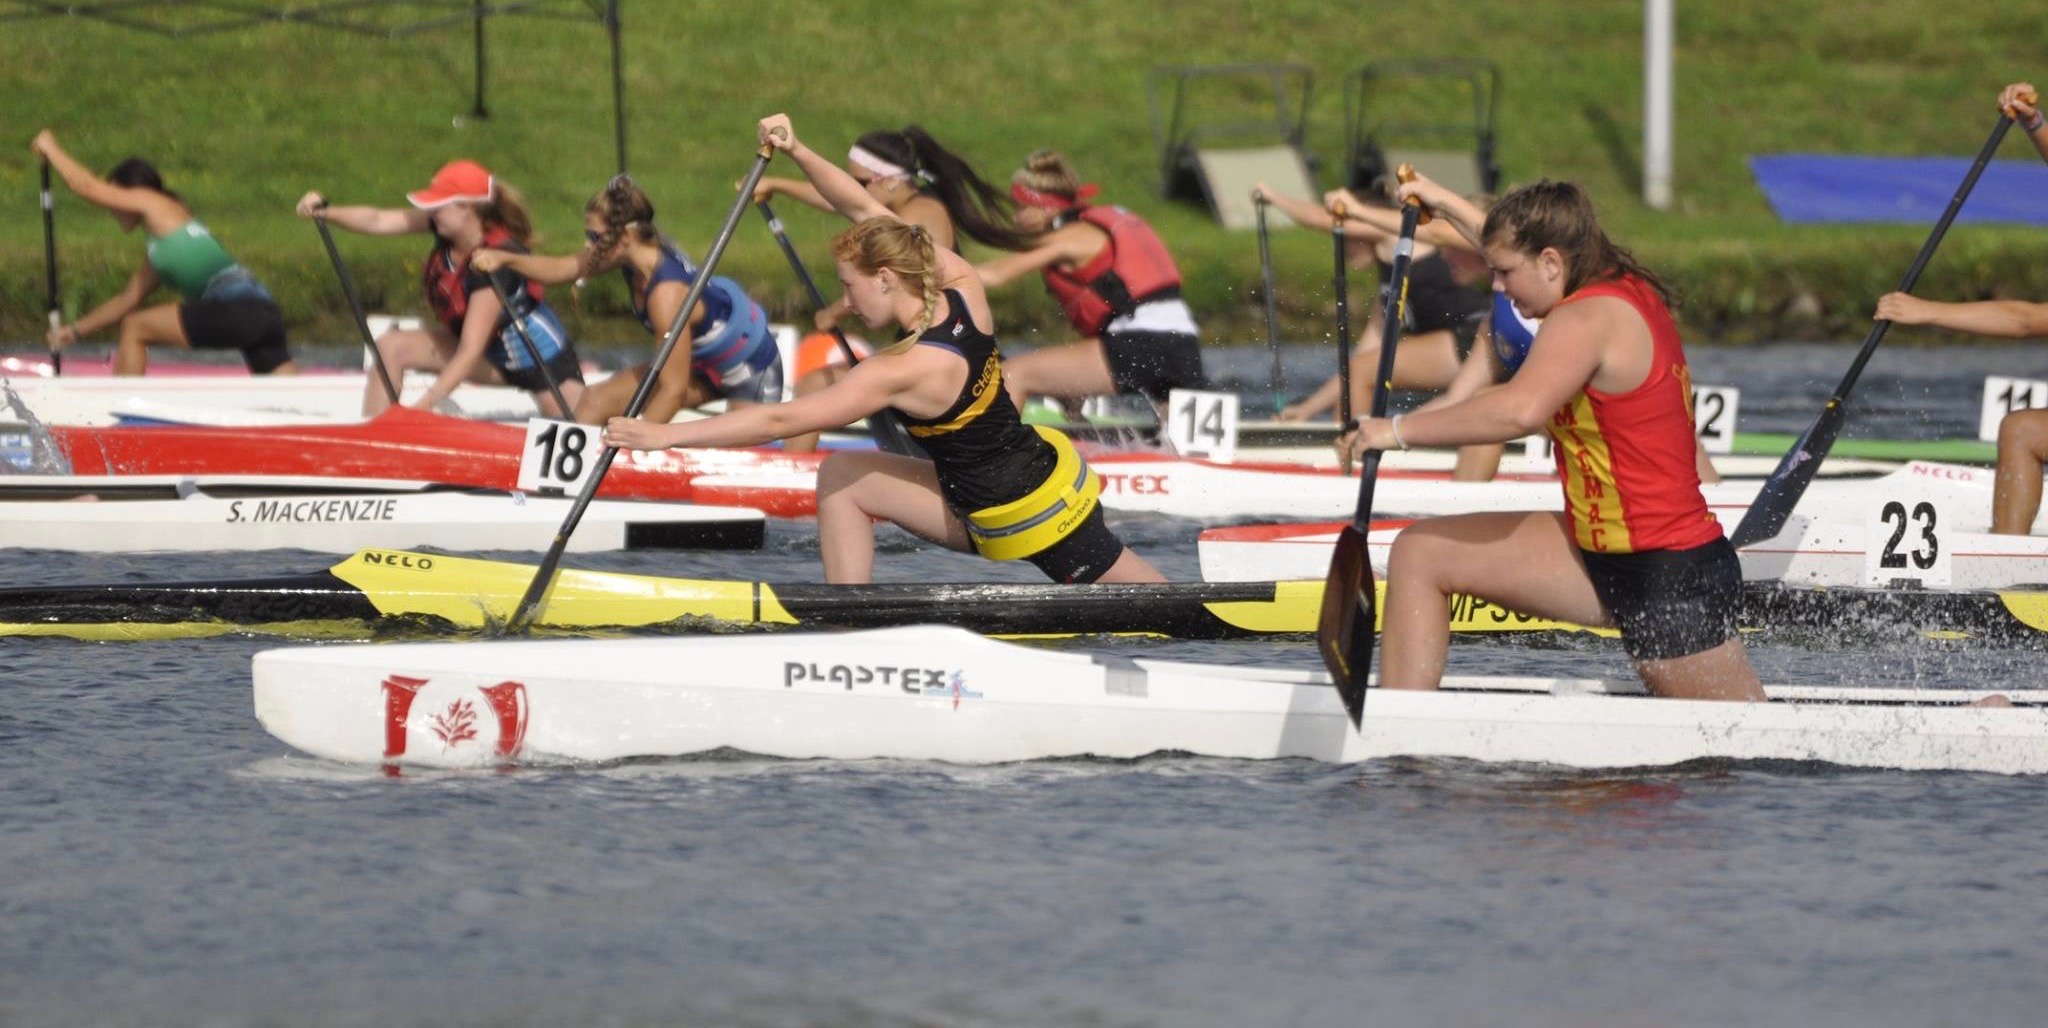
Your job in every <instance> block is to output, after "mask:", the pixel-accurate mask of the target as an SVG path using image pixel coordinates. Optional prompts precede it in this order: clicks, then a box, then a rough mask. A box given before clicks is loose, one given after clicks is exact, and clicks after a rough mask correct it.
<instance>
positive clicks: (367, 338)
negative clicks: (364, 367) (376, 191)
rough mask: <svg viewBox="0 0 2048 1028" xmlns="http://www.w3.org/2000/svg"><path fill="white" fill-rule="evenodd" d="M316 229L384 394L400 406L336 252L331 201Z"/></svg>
mask: <svg viewBox="0 0 2048 1028" xmlns="http://www.w3.org/2000/svg"><path fill="white" fill-rule="evenodd" d="M313 226H314V227H315V228H318V229H319V230H320V242H321V244H322V245H324V246H326V247H327V259H328V261H329V262H331V263H332V264H333V265H334V277H335V278H337V279H340V280H341V295H343V296H345V297H347V298H348V311H349V313H350V314H351V315H353V316H354V317H355V321H356V331H358V332H360V333H362V336H363V346H365V347H367V348H368V349H369V351H370V360H371V361H372V362H374V363H375V364H376V365H377V377H378V378H380V379H383V380H384V393H385V395H387V396H389V397H391V405H392V406H393V407H396V406H398V383H396V382H393V381H392V380H391V369H389V368H386V367H385V366H384V354H383V352H382V351H380V350H378V349H377V339H376V337H375V336H372V335H371V334H370V322H369V319H368V318H367V317H365V316H364V314H363V301H362V298H361V297H358V296H357V295H356V283H355V279H353V278H350V277H349V273H348V265H346V264H343V263H342V262H341V251H340V250H337V249H335V246H334V233H333V232H331V231H329V230H328V228H327V201H325V200H322V201H320V206H319V207H318V208H317V209H316V210H315V211H314V213H313Z"/></svg>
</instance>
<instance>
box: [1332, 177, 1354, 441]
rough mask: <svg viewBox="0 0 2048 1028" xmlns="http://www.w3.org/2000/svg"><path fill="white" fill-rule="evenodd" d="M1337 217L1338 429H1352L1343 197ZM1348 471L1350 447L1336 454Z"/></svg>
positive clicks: (1348, 269) (1348, 273) (1334, 230)
mask: <svg viewBox="0 0 2048 1028" xmlns="http://www.w3.org/2000/svg"><path fill="white" fill-rule="evenodd" d="M1330 213H1331V214H1332V215H1334V216H1335V217H1334V218H1333V219H1332V220H1331V222H1330V242H1331V248H1332V249H1333V250H1334V251H1335V253H1336V255H1337V267H1336V272H1335V275H1334V281H1333V283H1332V285H1331V288H1332V289H1333V290H1335V291H1336V293H1337V425H1338V431H1340V432H1349V431H1351V420H1352V417H1351V266H1350V262H1348V261H1347V260H1345V254H1344V201H1342V200H1339V201H1337V202H1336V203H1333V204H1331V205H1330ZM1337 463H1338V464H1339V465H1340V466H1341V469H1342V470H1343V472H1344V473H1345V474H1347V475H1348V474H1350V473H1351V451H1349V450H1346V451H1344V452H1343V454H1342V455H1340V456H1339V457H1338V458H1337Z"/></svg>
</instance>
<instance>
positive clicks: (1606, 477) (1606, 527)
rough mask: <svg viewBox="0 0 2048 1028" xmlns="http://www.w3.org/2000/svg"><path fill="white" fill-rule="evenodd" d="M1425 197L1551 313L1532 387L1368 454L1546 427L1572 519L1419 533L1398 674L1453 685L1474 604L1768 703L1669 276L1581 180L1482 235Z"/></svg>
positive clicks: (1366, 432)
mask: <svg viewBox="0 0 2048 1028" xmlns="http://www.w3.org/2000/svg"><path fill="white" fill-rule="evenodd" d="M1401 195H1402V197H1403V198H1404V199H1405V198H1406V197H1410V196H1414V197H1418V198H1420V199H1421V200H1422V202H1424V203H1425V204H1429V205H1431V206H1432V207H1433V208H1434V209H1435V210H1437V211H1439V212H1441V213H1442V214H1443V215H1444V216H1445V217H1447V218H1450V219H1452V220H1454V221H1461V223H1460V224H1459V228H1460V229H1461V230H1463V231H1465V232H1466V233H1467V234H1469V235H1470V236H1471V237H1472V238H1473V239H1476V240H1478V241H1480V243H1481V244H1482V246H1483V252H1484V254H1485V256H1486V263H1487V266H1488V267H1489V268H1491V269H1492V270H1493V276H1494V282H1495V284H1496V286H1497V287H1498V288H1499V289H1501V290H1502V291H1503V292H1505V293H1506V294H1507V297H1508V299H1509V300H1510V301H1511V302H1512V303H1513V304H1514V305H1515V308H1516V309H1517V310H1518V311H1520V312H1521V313H1523V314H1525V315H1527V316H1529V317H1532V318H1541V319H1542V327H1541V328H1540V329H1538V330H1537V334H1536V342H1535V345H1533V346H1531V347H1530V348H1529V354H1528V358H1527V359H1526V360H1525V361H1524V362H1523V363H1522V366H1521V368H1520V370H1518V371H1517V372H1516V373H1515V375H1514V377H1512V378H1510V379H1508V380H1507V382H1506V383H1504V384H1503V385H1501V386H1500V387H1499V388H1497V389H1491V390H1487V391H1484V392H1480V393H1477V394H1475V395H1473V396H1471V397H1469V398H1467V399H1465V400H1464V401H1462V402H1459V403H1454V404H1448V405H1446V406H1443V407H1439V408H1437V409H1434V410H1427V411H1417V412H1415V413H1413V414H1409V415H1405V416H1403V415H1396V416H1394V417H1392V418H1370V419H1367V420H1366V421H1365V422H1363V423H1362V424H1361V425H1360V426H1359V429H1358V431H1357V432H1355V433H1352V434H1351V435H1349V436H1347V437H1346V438H1345V439H1344V441H1343V443H1342V444H1340V445H1347V446H1349V447H1350V448H1351V450H1352V452H1354V453H1363V452H1364V451H1366V450H1369V449H1373V450H1383V451H1384V450H1402V449H1407V448H1408V447H1409V446H1463V445H1467V444H1470V443H1488V442H1506V441H1508V440H1510V439H1519V438H1521V437H1523V436H1525V435H1528V434H1530V433H1532V432H1535V431H1537V430H1538V429H1542V430H1545V431H1547V432H1549V434H1550V437H1551V440H1552V443H1553V444H1554V446H1555V448H1556V454H1557V470H1558V476H1559V478H1560V479H1561V480H1562V485H1563V488H1564V494H1565V512H1564V513H1554V512H1549V511H1521V512H1506V513H1481V514H1462V515H1458V516H1455V517H1445V518H1431V519H1428V520H1424V521H1418V522H1416V523H1415V524H1413V525H1411V526H1409V527H1408V528H1407V529H1406V530H1404V531H1403V532H1402V533H1401V535H1400V536H1399V537H1398V538H1397V540H1396V541H1395V544H1394V549H1393V553H1392V554H1391V555H1390V556H1389V558H1388V565H1387V594H1386V603H1385V620H1384V622H1383V625H1384V628H1383V634H1382V637H1381V658H1380V681H1381V682H1382V683H1383V684H1385V685H1387V686H1389V687H1392V688H1404V689H1434V688H1436V687H1437V685H1438V683H1439V682H1440V681H1441V680H1442V678H1443V673H1444V663H1445V660H1446V654H1447V650H1448V648H1449V642H1450V614H1449V598H1450V596H1451V595H1452V594H1454V593H1467V594H1470V595H1472V596H1476V597H1479V598H1482V599H1485V600H1488V601H1491V602H1494V603H1499V604H1501V605H1503V606H1506V607H1510V608H1512V609H1514V610H1519V611H1523V612H1525V613H1529V614H1534V615H1537V616H1539V617H1547V618H1553V619H1556V620H1560V621H1569V622H1575V623H1577V624H1582V625H1606V626H1612V627H1616V628H1619V629H1620V630H1621V640H1622V646H1623V647H1624V648H1625V649H1626V650H1627V651H1628V654H1629V656H1630V658H1631V659H1632V660H1633V661H1634V662H1635V666H1636V671H1637V673H1638V674H1640V675H1641V676H1642V679H1643V683H1644V684H1645V685H1646V686H1648V687H1649V689H1650V691H1651V692H1652V693H1653V694H1655V695H1658V696H1672V697H1681V698H1687V699H1717V700H1761V699H1763V698H1764V693H1763V687H1762V686H1761V685H1759V684H1758V683H1757V678H1756V672H1755V671H1753V670H1752V669H1751V668H1750V666H1749V658H1748V656H1747V655H1746V654H1745V653H1744V652H1743V647H1742V640H1741V638H1740V637H1739V636H1737V635H1736V631H1735V618H1736V612H1737V607H1738V605H1739V604H1740V601H1741V597H1742V568H1741V565H1740V564H1739V563H1738V562H1737V561H1736V557H1735V550H1734V548H1733V547H1732V546H1730V545H1729V544H1728V540H1727V539H1726V538H1725V537H1724V536H1723V535H1722V530H1721V525H1720V524H1719V523H1718V522H1717V521H1715V519H1714V515H1713V513H1712V512H1710V511H1709V510H1708V509H1707V504H1706V500H1705V499H1704V498H1703V497H1702V496H1701V495H1700V480H1699V474H1698V472H1697V471H1696V470H1695V468H1694V462H1693V455H1694V452H1695V446H1696V443H1695V441H1694V436H1693V421H1692V382H1691V376H1690V372H1689V371H1688V369H1687V366H1686V361H1685V350H1684V347H1683V346H1682V345H1681V344H1680V342H1679V337H1678V328H1677V326H1676V324H1675V323H1674V322H1673V321H1672V318H1671V312H1670V310H1669V308H1668V307H1667V306H1666V303H1667V301H1666V299H1665V296H1666V294H1665V291H1664V287H1663V285H1662V283H1660V282H1658V280H1657V278H1656V276H1655V275H1653V274H1651V272H1650V271H1649V270H1648V269H1646V268H1644V267H1643V266H1642V265H1641V264H1639V263H1637V261H1636V259H1635V258H1634V257H1633V256H1632V255H1630V254H1629V252H1628V251H1627V250H1624V249H1622V248H1621V247H1619V246H1616V245H1615V244H1614V243H1613V242H1612V241H1610V240H1609V239H1608V238H1607V235H1606V233H1604V232H1603V231H1601V229H1600V224H1599V222H1598V221H1597V220H1596V219H1595V217H1594V213H1593V204H1592V201H1591V200H1589V199H1588V198H1587V196H1586V194H1585V193H1584V192H1582V191H1581V190H1580V189H1579V188H1578V187H1577V186H1575V185H1572V184H1571V183H1568V182H1549V181H1545V182H1538V183H1536V184H1534V185H1531V186H1525V187H1523V188H1521V189H1517V190H1515V191H1514V192H1512V193H1509V194H1508V195H1507V196H1505V197H1503V198H1502V199H1501V201H1500V203H1499V204H1498V205H1496V206H1495V207H1494V208H1493V210H1492V212H1491V213H1490V214H1488V215H1487V217H1486V220H1485V222H1484V223H1483V224H1470V223H1464V222H1469V216H1468V213H1467V212H1469V211H1470V208H1469V207H1468V206H1466V205H1462V204H1457V203H1455V202H1452V201H1453V200H1454V197H1453V196H1452V195H1451V194H1450V193H1449V192H1448V191H1447V190H1445V189H1444V188H1443V187H1442V186H1440V185H1438V184H1437V183H1434V182H1431V181H1429V180H1427V179H1417V180H1416V181H1414V182H1410V183H1405V184H1403V186H1402V187H1401Z"/></svg>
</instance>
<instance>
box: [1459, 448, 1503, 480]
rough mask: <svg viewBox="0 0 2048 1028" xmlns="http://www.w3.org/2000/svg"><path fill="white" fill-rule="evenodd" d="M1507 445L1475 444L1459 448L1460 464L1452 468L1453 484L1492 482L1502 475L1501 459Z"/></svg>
mask: <svg viewBox="0 0 2048 1028" xmlns="http://www.w3.org/2000/svg"><path fill="white" fill-rule="evenodd" d="M1507 449H1508V447H1507V444H1506V443H1473V444H1472V445H1470V446H1460V447H1458V463H1457V464H1456V465H1455V466H1453V467H1452V468H1451V481H1453V482H1491V481H1493V476H1495V475H1498V474H1500V459H1501V457H1502V456H1503V455H1505V454H1506V453H1507Z"/></svg>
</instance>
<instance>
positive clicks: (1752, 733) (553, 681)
mask: <svg viewBox="0 0 2048 1028" xmlns="http://www.w3.org/2000/svg"><path fill="white" fill-rule="evenodd" d="M252 666H253V671H252V674H253V679H254V693H255V708H256V716H257V719H258V720H260V721H261V722H262V723H263V726H264V727H265V728H266V729H268V730H269V731H270V732H271V734H273V735H275V736H276V737H278V738H279V739H281V740H283V741H284V742H285V743H287V744H289V745H291V746H293V747H295V748H297V749H299V750H302V751H304V752H306V753H309V754H312V755H314V756H316V757H322V758H326V759H330V760H338V761H347V762H357V763H379V762H383V763H391V764H413V765H422V766H456V767H462V766H479V765H492V764H498V763H503V762H507V761H516V762H530V763H545V762H552V761H610V760H624V759H630V758H638V757H666V756H682V755H687V754H693V753H704V752H708V751H714V750H720V749H733V750H740V751H743V752H747V753H754V754H761V755H764V756H770V757H791V758H832V759H854V760H858V759H870V758H891V759H904V760H938V761H947V762H953V763H962V764H985V763H998V762H1007V761H1019V760H1040V759H1054V758H1063V757H1084V756H1092V757H1104V758H1115V759H1123V758H1133V757H1141V756H1144V755H1146V754H1152V753H1191V754H1195V755H1198V756H1209V757H1235V758H1249V759H1269V758H1278V757H1308V758H1313V759H1317V760H1327V761H1358V760H1371V759H1376V758H1382V757H1396V756H1407V757H1448V758H1462V759H1469V760H1480V761H1489V762H1493V761H1499V762H1514V763H1536V764H1552V765H1560V766H1565V767H1576V768H1618V767H1644V766H1655V765H1667V764H1676V763H1682V762H1685V761H1691V760H1701V759H1713V758H1720V759H1735V760H1795V761H1821V762H1826V763H1831V764H1840V765H1847V766H1855V767H1872V768H1907V769H1943V770H1959V771H1989V772H1997V773H2002V774H2039V773H2048V710H2044V709H2042V708H2041V707H2039V706H2037V704H2040V703H2043V702H2048V692H2028V693H2010V692H2009V693H2007V694H2006V695H2008V696H2011V697H2012V698H2013V699H2014V700H2015V701H2016V702H2019V703H2021V704H2022V706H2020V707H2017V708H1979V707H1968V706H1964V705H1963V704H1965V703H1967V702H1968V701H1970V700H1972V699H1976V698H1978V697H1980V696H1983V695H1985V694H1984V693H1981V692H1964V691H1954V690H1899V689H1858V688H1813V687H1792V686H1787V687H1782V688H1774V689H1773V690H1772V695H1773V697H1774V699H1775V700H1777V701H1778V702H1772V703H1768V704H1746V703H1706V702H1696V701H1682V700H1654V699H1649V698H1646V697H1643V696H1641V695H1639V694H1638V693H1639V689H1640V687H1639V686H1637V685H1636V684H1635V683H1633V682H1629V683H1615V682H1605V681H1599V680H1591V679H1544V678H1465V679H1454V680H1452V681H1449V682H1446V683H1445V684H1446V689H1445V691H1442V692H1436V693H1414V692H1399V691H1374V692H1372V693H1370V694H1368V696H1367V697H1366V703H1365V726H1364V729H1363V731H1354V730H1353V729H1352V727H1351V724H1350V721H1349V719H1348V718H1347V717H1346V716H1345V714H1344V711H1343V707H1342V704H1341V703H1340V702H1339V700H1338V698H1337V693H1336V690H1335V689H1333V688H1332V687H1331V685H1330V683H1329V679H1328V677H1327V676H1326V675H1324V674H1322V673H1320V672H1309V671H1292V670H1278V669H1261V668H1245V667H1230V666H1223V665H1201V664H1180V663H1170V662H1165V661H1152V660H1130V659H1126V658H1122V657H1105V656H1099V655H1089V654H1082V653H1062V652H1053V651H1048V650H1044V649H1038V648H1032V647H1026V646H1018V645H1014V644H1009V643H1002V642H997V641H994V640H991V639H987V638H984V637H982V636H978V635H975V634H973V633H971V632H967V631H965V630H962V629H956V628H936V627H909V628H891V629H880V630H875V631H867V632H848V633H840V634H791V635H775V636H752V637H735V636H722V637H698V638H685V639H622V640H602V641H588V640H586V641H523V642H495V643H425V644H396V645H376V646H310V647H296V648H290V649H276V650H266V651H264V652H262V653H259V654H257V655H256V657H255V659H254V661H253V665H252Z"/></svg>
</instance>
